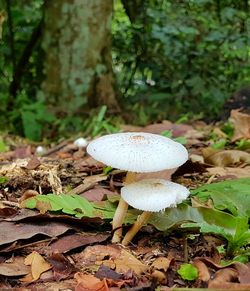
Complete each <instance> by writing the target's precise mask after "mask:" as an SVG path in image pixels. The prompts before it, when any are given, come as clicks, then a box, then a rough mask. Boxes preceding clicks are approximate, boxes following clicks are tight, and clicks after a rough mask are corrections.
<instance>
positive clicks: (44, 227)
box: [0, 221, 70, 246]
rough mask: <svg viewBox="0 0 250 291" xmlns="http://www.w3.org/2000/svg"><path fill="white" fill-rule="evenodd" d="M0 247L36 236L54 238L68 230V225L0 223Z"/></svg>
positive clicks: (56, 223)
mask: <svg viewBox="0 0 250 291" xmlns="http://www.w3.org/2000/svg"><path fill="white" fill-rule="evenodd" d="M0 229H1V232H0V246H1V245H5V244H8V243H12V242H14V241H17V240H23V239H29V238H31V237H33V236H35V235H37V234H43V235H46V236H49V237H56V236H58V235H61V234H63V233H65V232H66V231H67V230H69V229H70V226H69V225H66V224H64V223H60V222H52V221H50V222H43V223H21V224H16V223H14V222H9V221H1V222H0Z"/></svg>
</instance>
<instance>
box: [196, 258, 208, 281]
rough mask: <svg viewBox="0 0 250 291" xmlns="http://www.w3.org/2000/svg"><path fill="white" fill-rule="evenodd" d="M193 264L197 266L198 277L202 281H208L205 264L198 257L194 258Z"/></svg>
mask: <svg viewBox="0 0 250 291" xmlns="http://www.w3.org/2000/svg"><path fill="white" fill-rule="evenodd" d="M193 265H194V266H195V267H196V268H197V270H198V272H199V277H198V278H199V279H200V280H201V281H203V282H208V281H209V279H210V273H209V270H208V267H207V266H206V264H205V263H204V262H202V261H201V260H199V259H194V261H193Z"/></svg>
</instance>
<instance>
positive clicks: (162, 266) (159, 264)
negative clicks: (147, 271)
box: [151, 257, 172, 272]
mask: <svg viewBox="0 0 250 291" xmlns="http://www.w3.org/2000/svg"><path fill="white" fill-rule="evenodd" d="M171 261H172V259H169V258H166V257H158V258H156V259H155V260H154V262H153V263H152V265H151V267H153V268H154V269H156V270H163V271H165V272H167V270H168V268H169V265H170V263H171Z"/></svg>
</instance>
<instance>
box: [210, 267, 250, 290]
mask: <svg viewBox="0 0 250 291" xmlns="http://www.w3.org/2000/svg"><path fill="white" fill-rule="evenodd" d="M238 276H239V274H238V272H237V270H235V269H233V268H224V269H221V270H219V271H217V272H216V274H215V278H214V279H213V280H210V281H209V283H208V288H218V289H227V290H250V284H241V283H239V281H238Z"/></svg>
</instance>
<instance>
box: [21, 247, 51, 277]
mask: <svg viewBox="0 0 250 291" xmlns="http://www.w3.org/2000/svg"><path fill="white" fill-rule="evenodd" d="M24 264H25V265H27V266H31V273H30V274H28V275H27V276H25V277H24V278H22V279H21V281H22V282H32V281H36V280H38V279H39V278H40V276H41V274H42V273H44V272H45V271H48V270H49V269H51V268H52V267H51V265H50V264H49V263H48V262H46V261H45V260H44V258H43V257H42V256H41V255H40V254H39V253H38V252H32V253H31V254H29V255H28V256H27V257H26V258H25V260H24Z"/></svg>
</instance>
